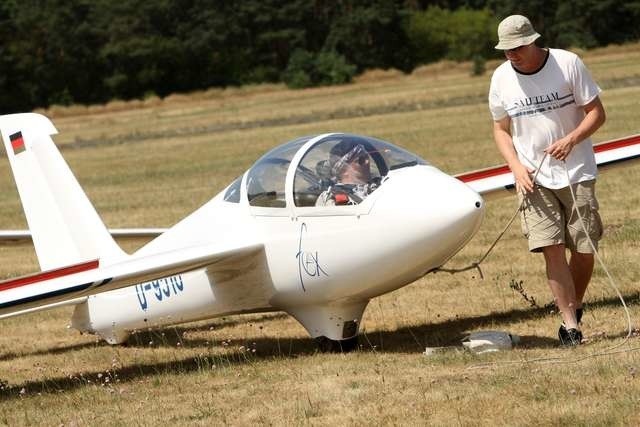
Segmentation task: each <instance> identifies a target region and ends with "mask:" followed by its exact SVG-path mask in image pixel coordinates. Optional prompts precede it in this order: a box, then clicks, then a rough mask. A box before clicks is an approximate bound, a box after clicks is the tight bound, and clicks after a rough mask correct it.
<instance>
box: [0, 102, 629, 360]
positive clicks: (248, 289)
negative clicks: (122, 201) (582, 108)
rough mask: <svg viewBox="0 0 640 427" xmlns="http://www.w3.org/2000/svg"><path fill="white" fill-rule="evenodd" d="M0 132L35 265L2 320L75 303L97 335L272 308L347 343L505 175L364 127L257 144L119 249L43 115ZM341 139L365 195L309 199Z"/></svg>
mask: <svg viewBox="0 0 640 427" xmlns="http://www.w3.org/2000/svg"><path fill="white" fill-rule="evenodd" d="M0 130H1V132H2V139H3V141H4V144H5V148H6V151H7V157H8V159H9V162H10V164H11V168H12V171H13V174H14V178H15V181H16V185H17V187H18V191H19V194H20V198H21V201H22V204H23V208H24V212H25V216H26V218H27V223H28V225H29V229H30V231H31V235H32V240H33V243H34V247H35V250H36V255H37V258H38V262H39V264H40V268H41V270H42V272H40V273H37V274H35V275H31V276H26V277H21V278H16V279H11V280H8V281H5V282H1V283H0V318H2V317H9V316H15V315H19V314H24V313H28V312H32V311H37V310H44V309H50V308H53V307H58V306H60V305H65V304H73V305H75V310H74V313H73V316H72V322H71V324H72V326H73V327H75V328H76V329H78V330H80V331H83V332H90V333H95V334H98V335H99V336H101V337H102V338H104V339H105V340H106V341H107V342H109V343H121V342H124V341H125V340H126V339H127V337H128V335H129V334H130V333H131V332H133V331H136V330H140V329H146V328H149V327H159V326H163V325H169V324H175V323H182V322H187V321H193V320H199V319H205V318H212V317H217V316H222V315H228V314H234V313H248V312H266V311H285V312H287V313H289V314H290V315H292V316H293V317H295V318H296V319H297V320H298V321H299V322H300V323H301V324H302V325H303V326H304V327H305V328H306V330H307V331H308V332H309V334H310V335H311V336H312V337H313V338H315V339H316V340H317V341H318V343H319V344H320V345H321V347H322V348H323V349H329V350H349V349H352V348H353V347H354V346H355V344H356V342H357V332H358V327H359V323H360V319H361V317H362V313H363V311H364V309H365V307H366V305H367V303H368V302H369V300H370V299H371V298H374V297H376V296H378V295H381V294H384V293H386V292H390V291H393V290H395V289H398V288H399V287H402V286H404V285H406V284H408V283H411V282H412V281H414V280H415V279H417V278H419V277H421V276H423V275H424V274H426V273H428V272H429V271H431V270H433V269H435V268H438V267H440V266H441V265H443V264H444V263H445V262H446V261H447V260H448V259H449V258H451V257H452V256H453V255H454V254H455V253H457V252H458V251H459V250H460V249H461V248H462V247H463V246H464V245H465V244H466V243H467V242H468V241H469V240H470V239H471V238H472V237H473V235H474V234H475V233H476V231H477V230H478V228H479V226H480V222H481V219H482V216H483V210H484V201H483V200H482V197H481V196H480V195H479V194H478V193H483V194H490V193H493V192H494V191H496V190H498V189H500V190H504V189H505V187H508V186H509V185H510V184H509V182H507V181H506V180H505V179H507V178H506V176H508V175H510V174H509V173H508V172H507V171H504V170H502V169H495V170H491V171H489V170H486V171H480V172H475V173H474V174H468V175H461V176H459V178H460V179H456V178H454V177H451V176H449V175H447V174H445V173H443V172H441V171H440V170H438V169H437V168H435V167H434V166H431V165H429V164H428V163H427V162H425V161H424V160H422V159H420V158H419V157H417V156H415V155H413V154H411V153H409V152H407V151H404V150H402V149H400V148H398V147H396V146H394V145H392V144H389V143H387V142H384V141H380V140H377V139H374V138H369V137H364V136H358V135H351V134H342V133H331V134H323V135H318V136H313V137H304V138H299V139H296V140H293V141H291V142H289V143H286V144H284V145H282V146H279V147H277V148H275V149H273V150H271V151H270V152H269V153H267V154H266V155H264V156H263V157H262V158H261V159H259V160H258V161H257V162H256V163H255V164H254V165H253V166H252V167H251V168H250V169H249V170H248V171H247V172H245V173H244V174H243V175H242V176H240V177H239V178H238V179H237V180H235V181H234V182H233V183H232V184H230V185H229V186H228V187H227V188H226V189H225V190H223V191H222V192H221V193H220V194H218V195H217V196H215V197H214V198H213V199H212V200H210V201H209V202H208V203H206V204H205V205H203V206H202V207H200V208H199V209H198V210H196V211H195V212H193V213H192V214H190V215H189V216H187V217H186V218H184V219H183V220H182V221H180V222H179V223H177V224H176V225H175V226H173V227H171V228H170V229H168V230H166V231H165V232H163V233H162V234H161V235H160V236H158V237H157V238H155V239H154V240H152V241H151V242H149V243H148V244H147V245H145V246H143V247H142V248H141V249H139V250H138V251H136V252H135V253H133V254H131V255H129V254H126V253H124V252H123V251H122V250H121V249H120V247H119V246H118V245H117V244H116V242H115V241H114V240H113V237H112V236H111V235H110V232H109V230H108V229H107V228H106V227H105V225H104V223H103V222H102V220H101V219H100V217H99V216H98V214H97V213H96V211H95V209H94V207H93V206H92V204H91V203H90V202H89V200H88V198H87V197H86V195H85V193H84V191H83V190H82V189H81V187H80V185H79V184H78V182H77V181H76V179H75V177H74V176H73V174H72V173H71V171H70V169H69V167H68V166H67V164H66V162H65V161H64V159H63V158H62V156H61V155H60V153H59V151H58V150H57V148H56V147H55V144H54V143H53V140H52V139H51V135H53V134H55V133H57V131H56V129H55V128H54V126H53V124H52V123H51V122H50V121H49V120H48V119H47V118H46V117H44V116H41V115H37V114H32V113H28V114H16V115H8V116H2V117H0ZM340 144H342V145H345V144H346V145H349V146H355V147H358V148H359V150H360V154H358V155H359V156H360V157H359V158H358V161H362V162H366V164H367V165H370V172H371V178H372V180H375V182H376V185H375V188H374V191H372V192H369V193H366V194H364V195H363V194H360V196H359V197H356V198H355V199H353V198H352V199H349V200H347V201H345V203H344V204H342V202H340V201H339V197H338V196H340V200H343V199H342V196H343V195H341V194H336V195H335V197H334V202H335V203H333V204H332V205H330V206H326V205H325V206H316V203H317V200H318V199H319V197H320V196H322V195H323V194H327V193H326V192H327V191H335V190H334V189H335V188H338V187H340V185H339V184H338V183H336V182H335V176H333V175H331V174H329V173H328V171H329V170H333V169H335V164H333V167H331V165H332V163H331V162H330V159H331V156H332V155H333V153H334V151H335V150H334V149H335V148H336V146H338V145H340ZM629 147H631V148H629ZM616 150H622V151H624V153H623V154H620V152H617V154H615V155H614V157H612V158H601V159H600V162H601V163H604V162H609V163H611V162H615V161H618V160H620V159H622V158H623V157H625V156H626V157H629V156H631V157H633V156H635V157H634V159H636V158H638V157H639V155H640V143H639V142H638V141H636V142H635V143H633V144H627V145H625V144H621V143H619V144H617V145H615V144H614V145H613V146H612V148H608V149H606V150H603V151H602V153H614V152H616ZM625 150H626V151H625ZM603 159H604V160H603ZM629 159H631V158H628V159H627V160H629ZM462 181H464V182H466V183H467V184H469V185H465V184H464V183H463V182H462ZM511 185H512V182H511ZM470 186H471V187H473V188H475V190H476V191H477V192H476V191H474V189H472V188H471V187H470ZM354 200H355V202H354Z"/></svg>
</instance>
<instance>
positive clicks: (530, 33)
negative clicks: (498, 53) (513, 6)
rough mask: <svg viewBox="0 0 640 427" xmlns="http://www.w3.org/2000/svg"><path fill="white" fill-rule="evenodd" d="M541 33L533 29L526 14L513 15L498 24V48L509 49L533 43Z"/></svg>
mask: <svg viewBox="0 0 640 427" xmlns="http://www.w3.org/2000/svg"><path fill="white" fill-rule="evenodd" d="M538 37H540V34H538V33H537V32H536V30H534V29H533V25H531V21H529V19H528V18H527V17H526V16H522V15H511V16H508V17H506V18H505V19H503V20H502V22H501V23H500V25H498V40H499V41H498V44H497V45H496V49H499V50H509V49H515V48H517V47H520V46H525V45H528V44H531V43H533V42H534V41H536V39H537V38H538Z"/></svg>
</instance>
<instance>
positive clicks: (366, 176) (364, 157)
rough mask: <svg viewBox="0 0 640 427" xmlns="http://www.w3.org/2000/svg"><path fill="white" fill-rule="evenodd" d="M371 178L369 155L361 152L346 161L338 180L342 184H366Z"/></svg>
mask: <svg viewBox="0 0 640 427" xmlns="http://www.w3.org/2000/svg"><path fill="white" fill-rule="evenodd" d="M370 180H371V165H370V159H369V155H368V154H366V153H362V154H360V155H358V156H357V157H355V158H354V159H353V160H351V161H350V162H349V163H347V164H346V165H345V167H344V170H343V171H342V176H341V179H340V181H341V182H342V183H343V184H366V183H367V182H369V181H370Z"/></svg>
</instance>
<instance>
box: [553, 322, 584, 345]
mask: <svg viewBox="0 0 640 427" xmlns="http://www.w3.org/2000/svg"><path fill="white" fill-rule="evenodd" d="M558 338H559V339H560V344H562V345H566V346H572V347H573V346H576V345H580V344H581V343H582V332H580V331H579V330H578V329H575V328H571V329H567V328H565V326H564V325H561V326H560V329H559V330H558Z"/></svg>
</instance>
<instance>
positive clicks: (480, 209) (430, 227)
mask: <svg viewBox="0 0 640 427" xmlns="http://www.w3.org/2000/svg"><path fill="white" fill-rule="evenodd" d="M398 172H401V173H398V174H397V175H396V176H393V177H390V179H389V184H392V185H390V186H389V188H388V189H389V190H390V191H389V192H388V193H386V194H385V197H381V200H380V201H378V202H376V205H375V207H374V212H375V211H376V210H378V212H380V213H383V212H385V211H386V212H387V214H388V215H389V216H390V217H391V216H393V217H395V218H403V219H402V223H401V224H397V227H394V230H393V232H394V233H396V239H398V241H402V242H404V244H406V245H407V248H408V249H409V248H410V250H409V251H404V253H405V255H406V254H407V253H408V252H414V251H415V252H417V253H416V260H418V259H421V260H422V261H421V263H422V265H423V267H425V268H427V269H430V268H435V267H439V266H440V265H442V264H444V263H445V262H446V261H447V260H448V259H449V258H451V257H452V256H453V255H455V253H456V252H458V251H459V250H460V249H462V247H463V246H464V245H465V244H466V243H467V242H468V241H469V240H470V239H471V238H472V237H473V235H474V234H475V233H476V232H477V231H478V228H479V227H480V223H481V222H482V218H483V216H484V201H483V200H482V197H481V196H480V195H479V194H478V193H476V192H475V191H473V190H472V189H471V188H470V187H468V186H467V185H466V184H464V183H462V182H460V181H459V180H457V179H456V178H453V177H451V176H449V175H447V174H445V173H443V172H441V171H439V170H438V169H436V168H434V167H432V166H425V167H413V168H408V169H407V170H405V171H398ZM385 185H386V184H385ZM391 187H393V188H391ZM382 189H384V185H383V187H382ZM380 202H382V203H380ZM399 211H402V212H399ZM389 233H391V231H389Z"/></svg>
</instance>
